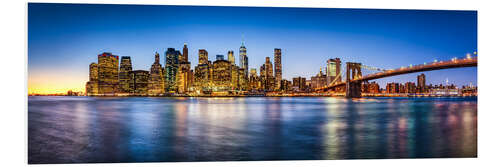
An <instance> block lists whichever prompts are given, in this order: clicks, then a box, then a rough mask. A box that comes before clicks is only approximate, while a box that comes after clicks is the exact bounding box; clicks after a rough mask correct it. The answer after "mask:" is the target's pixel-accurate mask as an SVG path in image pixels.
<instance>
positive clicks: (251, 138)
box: [28, 97, 477, 163]
mask: <svg viewBox="0 0 500 167" xmlns="http://www.w3.org/2000/svg"><path fill="white" fill-rule="evenodd" d="M476 156H477V99H476V98H363V99H352V100H349V99H345V98H310V97H308V98H302V97H294V98H276V97H269V98H265V97H259V98H148V97H137V98H136V97H134V98H107V97H106V98H93V97H29V99H28V161H29V163H82V162H162V161H226V160H297V159H299V160H304V159H306V160H314V159H358V158H426V157H476Z"/></svg>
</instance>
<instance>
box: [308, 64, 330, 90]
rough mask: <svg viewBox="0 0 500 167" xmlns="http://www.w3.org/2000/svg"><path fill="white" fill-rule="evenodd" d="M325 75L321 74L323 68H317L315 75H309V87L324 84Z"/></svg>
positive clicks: (318, 86) (317, 86)
mask: <svg viewBox="0 0 500 167" xmlns="http://www.w3.org/2000/svg"><path fill="white" fill-rule="evenodd" d="M326 82H327V81H326V75H325V74H323V69H322V68H320V69H319V73H318V74H317V75H316V76H313V77H311V87H312V88H320V87H323V86H326Z"/></svg>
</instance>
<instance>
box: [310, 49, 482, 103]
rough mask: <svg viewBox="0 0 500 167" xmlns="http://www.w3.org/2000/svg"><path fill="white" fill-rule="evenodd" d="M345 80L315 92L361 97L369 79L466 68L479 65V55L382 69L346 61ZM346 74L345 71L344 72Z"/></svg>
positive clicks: (336, 79)
mask: <svg viewBox="0 0 500 167" xmlns="http://www.w3.org/2000/svg"><path fill="white" fill-rule="evenodd" d="M345 66H346V70H345V80H344V81H342V79H341V78H342V76H341V75H338V76H337V77H336V78H335V79H334V80H333V82H331V83H330V84H329V85H327V86H324V87H321V88H316V89H315V92H318V93H321V92H338V91H340V92H345V97H347V98H359V97H361V83H362V82H365V81H369V80H375V79H380V78H385V77H392V76H397V75H403V74H409V73H416V72H423V71H433V70H442V69H451V68H464V67H477V56H475V57H471V55H468V56H467V57H466V58H462V59H457V58H453V59H451V60H448V61H434V62H432V63H424V64H420V65H410V66H407V67H401V68H398V69H389V70H385V69H380V68H375V67H369V66H364V65H362V64H361V63H357V62H346V63H345ZM361 69H367V70H375V71H378V72H376V73H372V74H369V75H364V76H363V75H362V72H361ZM342 75H344V73H342Z"/></svg>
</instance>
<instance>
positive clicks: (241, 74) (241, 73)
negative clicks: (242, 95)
mask: <svg viewBox="0 0 500 167" xmlns="http://www.w3.org/2000/svg"><path fill="white" fill-rule="evenodd" d="M238 87H239V88H240V90H243V91H246V90H248V78H247V77H246V75H245V69H244V68H239V69H238Z"/></svg>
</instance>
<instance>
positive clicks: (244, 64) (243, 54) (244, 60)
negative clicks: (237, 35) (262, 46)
mask: <svg viewBox="0 0 500 167" xmlns="http://www.w3.org/2000/svg"><path fill="white" fill-rule="evenodd" d="M240 67H241V68H243V71H244V77H245V78H248V57H247V48H246V47H245V43H244V41H243V40H242V41H241V46H240Z"/></svg>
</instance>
